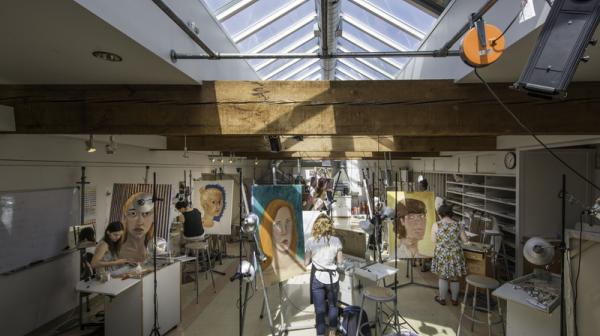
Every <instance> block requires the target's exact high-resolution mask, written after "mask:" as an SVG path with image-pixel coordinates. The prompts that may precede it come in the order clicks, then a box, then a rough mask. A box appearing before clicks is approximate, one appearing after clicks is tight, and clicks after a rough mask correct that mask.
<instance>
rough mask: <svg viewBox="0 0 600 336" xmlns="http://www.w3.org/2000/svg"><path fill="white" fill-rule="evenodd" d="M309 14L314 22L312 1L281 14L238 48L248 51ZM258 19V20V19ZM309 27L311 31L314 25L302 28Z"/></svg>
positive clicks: (314, 14) (239, 44)
mask: <svg viewBox="0 0 600 336" xmlns="http://www.w3.org/2000/svg"><path fill="white" fill-rule="evenodd" d="M262 1H265V0H259V1H257V3H261V2H262ZM266 1H271V0H266ZM281 3H283V1H281ZM248 9H250V8H248ZM237 16H246V14H245V11H243V12H241V13H239V14H238V15H237ZM267 16H268V15H267ZM309 16H312V17H313V19H312V21H313V22H314V20H315V19H314V17H315V16H316V13H315V8H314V5H311V3H310V2H306V3H304V4H303V5H301V6H300V7H298V8H296V9H294V10H293V11H291V12H289V13H287V14H286V15H283V16H281V17H280V18H278V19H277V20H275V21H273V22H272V23H270V24H268V25H267V26H265V27H264V28H262V29H260V30H258V31H257V32H256V33H254V34H252V35H250V36H248V37H247V38H246V39H244V40H242V41H240V42H238V44H237V45H238V48H239V49H240V51H241V52H246V51H248V50H249V49H251V48H253V47H254V46H257V45H259V44H260V43H262V42H263V41H266V40H268V39H270V38H271V37H273V36H275V35H277V34H278V33H280V32H281V31H284V30H285V29H286V28H288V27H289V26H291V25H293V24H294V23H296V22H299V21H301V20H306V18H307V17H309ZM255 20H256V19H255ZM256 21H258V20H256ZM304 22H306V21H304ZM307 27H308V28H309V29H310V31H312V30H313V26H312V25H310V24H308V25H305V26H304V27H303V29H302V30H303V31H306V28H307ZM232 35H235V34H232ZM264 52H267V51H264ZM269 52H271V51H269Z"/></svg>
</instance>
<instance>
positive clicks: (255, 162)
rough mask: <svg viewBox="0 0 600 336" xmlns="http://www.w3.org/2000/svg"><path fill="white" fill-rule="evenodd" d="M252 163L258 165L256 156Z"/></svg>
mask: <svg viewBox="0 0 600 336" xmlns="http://www.w3.org/2000/svg"><path fill="white" fill-rule="evenodd" d="M254 165H255V166H258V158H255V159H254Z"/></svg>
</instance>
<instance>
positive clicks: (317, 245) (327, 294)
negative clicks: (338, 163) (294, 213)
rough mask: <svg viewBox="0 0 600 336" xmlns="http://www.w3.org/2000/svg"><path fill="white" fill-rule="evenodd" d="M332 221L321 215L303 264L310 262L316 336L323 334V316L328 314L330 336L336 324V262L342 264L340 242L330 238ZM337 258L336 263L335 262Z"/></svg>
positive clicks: (307, 245) (337, 287)
mask: <svg viewBox="0 0 600 336" xmlns="http://www.w3.org/2000/svg"><path fill="white" fill-rule="evenodd" d="M332 235H333V223H332V221H331V219H330V218H329V217H327V216H326V215H320V216H319V217H318V218H317V220H316V221H315V224H314V225H313V228H312V236H311V237H310V238H309V239H308V241H307V242H306V253H305V257H304V264H305V265H306V266H308V264H310V263H311V262H312V268H311V271H310V296H311V303H314V305H315V318H316V322H317V335H319V336H321V335H325V329H326V325H325V315H326V314H327V316H329V335H330V336H333V335H335V334H336V330H337V325H338V308H337V298H338V293H339V289H340V285H339V282H338V280H339V275H338V272H337V265H341V264H342V242H341V241H340V239H339V238H338V237H333V236H332ZM336 261H337V265H336Z"/></svg>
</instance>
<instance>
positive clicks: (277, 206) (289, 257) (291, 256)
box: [252, 185, 306, 286]
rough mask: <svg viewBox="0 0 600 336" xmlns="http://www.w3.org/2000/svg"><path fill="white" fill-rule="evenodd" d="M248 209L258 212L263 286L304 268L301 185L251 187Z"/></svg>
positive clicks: (298, 272)
mask: <svg viewBox="0 0 600 336" xmlns="http://www.w3.org/2000/svg"><path fill="white" fill-rule="evenodd" d="M252 212H254V213H255V214H256V215H258V218H259V225H258V232H259V235H258V237H259V240H260V247H261V249H262V251H263V253H264V254H265V256H266V257H267V260H266V261H265V262H263V263H262V270H263V275H264V278H265V286H270V285H272V284H275V283H277V282H281V281H285V280H287V279H289V278H291V277H293V276H296V275H298V274H302V273H304V272H306V268H305V267H304V233H303V228H302V186H300V185H264V186H256V185H255V186H253V187H252Z"/></svg>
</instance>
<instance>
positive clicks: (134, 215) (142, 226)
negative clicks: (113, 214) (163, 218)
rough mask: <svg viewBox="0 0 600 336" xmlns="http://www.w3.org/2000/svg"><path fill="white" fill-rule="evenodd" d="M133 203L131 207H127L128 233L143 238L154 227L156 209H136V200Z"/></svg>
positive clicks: (126, 224) (126, 221)
mask: <svg viewBox="0 0 600 336" xmlns="http://www.w3.org/2000/svg"><path fill="white" fill-rule="evenodd" d="M131 203H132V205H131V206H129V209H127V212H126V213H125V227H126V228H127V235H129V236H130V237H135V238H137V239H143V238H144V237H145V236H146V234H147V233H148V231H149V230H150V228H151V227H152V220H153V215H154V209H152V210H150V211H142V210H143V209H136V208H135V207H134V206H133V203H134V202H131Z"/></svg>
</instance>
